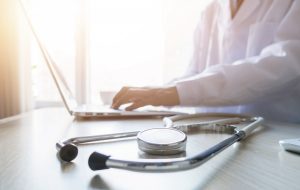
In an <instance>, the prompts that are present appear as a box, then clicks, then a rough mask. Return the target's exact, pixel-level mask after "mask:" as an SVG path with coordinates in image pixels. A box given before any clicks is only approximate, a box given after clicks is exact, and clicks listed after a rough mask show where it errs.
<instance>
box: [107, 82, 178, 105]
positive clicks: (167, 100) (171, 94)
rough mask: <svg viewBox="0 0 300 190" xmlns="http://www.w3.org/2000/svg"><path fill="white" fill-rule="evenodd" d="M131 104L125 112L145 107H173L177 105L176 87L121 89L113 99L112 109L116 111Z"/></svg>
mask: <svg viewBox="0 0 300 190" xmlns="http://www.w3.org/2000/svg"><path fill="white" fill-rule="evenodd" d="M127 103H131V105H130V106H128V107H127V108H126V110H128V111H129V110H134V109H137V108H139V107H143V106H146V105H152V106H175V105H178V104H179V97H178V92H177V89H176V87H162V88H151V87H145V88H137V87H123V88H122V89H121V90H120V91H119V92H118V93H117V94H116V95H115V97H114V99H113V103H112V106H111V107H112V108H113V109H118V108H119V107H120V106H121V105H123V104H127Z"/></svg>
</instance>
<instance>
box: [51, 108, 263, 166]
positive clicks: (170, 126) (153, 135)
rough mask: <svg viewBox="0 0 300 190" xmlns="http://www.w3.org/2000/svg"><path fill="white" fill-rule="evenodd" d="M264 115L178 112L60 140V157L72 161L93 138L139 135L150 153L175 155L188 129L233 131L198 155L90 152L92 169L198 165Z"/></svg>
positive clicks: (246, 132) (240, 137) (243, 135)
mask: <svg viewBox="0 0 300 190" xmlns="http://www.w3.org/2000/svg"><path fill="white" fill-rule="evenodd" d="M208 117H214V118H216V117H220V118H222V119H214V120H209V121H201V122H194V123H186V124H176V121H180V120H187V119H193V118H208ZM263 120H264V119H263V118H262V117H250V116H244V115H240V114H227V113H205V114H190V115H175V116H171V117H165V118H164V119H163V121H164V124H165V127H163V128H153V129H147V130H144V131H133V132H125V133H114V134H106V135H95V136H84V137H74V138H70V139H67V140H64V141H62V142H59V143H56V148H57V150H58V154H57V155H58V157H59V158H60V159H61V160H63V161H65V162H70V161H72V160H74V159H75V158H76V157H77V154H78V147H77V146H78V145H81V144H86V143H90V142H101V141H104V140H112V139H121V138H128V137H136V138H137V143H138V147H139V149H140V150H141V151H143V152H145V153H146V154H155V155H167V156H168V155H174V154H180V153H182V152H184V151H185V147H186V140H187V136H186V133H187V131H188V130H190V129H193V128H197V129H199V130H201V131H210V132H217V133H227V134H232V135H231V136H230V137H229V138H227V139H225V140H223V141H221V142H219V143H218V144H216V145H214V146H212V147H210V148H208V149H207V150H205V151H203V152H200V153H198V154H196V155H194V156H189V157H184V158H167V159H135V160H125V159H122V158H117V157H113V156H109V155H105V154H101V153H99V152H94V153H92V154H91V155H90V157H89V160H88V164H89V167H90V169H92V170H103V169H108V168H118V169H125V170H132V171H141V172H171V171H181V170H188V169H191V168H195V167H197V166H200V165H201V164H203V163H205V162H206V161H207V160H209V159H211V158H212V157H214V156H215V155H217V154H218V153H220V152H221V151H223V150H224V149H226V148H227V147H229V146H230V145H232V144H234V143H235V142H237V141H240V140H243V139H245V138H246V137H248V136H249V135H250V133H251V132H252V131H253V130H254V129H256V128H257V127H258V126H260V125H261V124H262V122H263ZM237 124H247V125H246V126H244V127H243V128H240V127H236V126H235V125H237Z"/></svg>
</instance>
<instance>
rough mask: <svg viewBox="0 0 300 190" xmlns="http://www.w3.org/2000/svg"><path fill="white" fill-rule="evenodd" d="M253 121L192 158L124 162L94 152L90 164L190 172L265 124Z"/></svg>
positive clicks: (141, 170) (254, 119)
mask: <svg viewBox="0 0 300 190" xmlns="http://www.w3.org/2000/svg"><path fill="white" fill-rule="evenodd" d="M251 120H252V121H253V122H251V123H250V124H249V125H247V126H246V127H244V128H243V129H240V130H236V132H235V133H234V134H233V135H232V136H230V137H229V138H227V139H225V140H223V141H221V142H220V143H218V144H216V145H214V146H212V147H210V148H209V149H207V150H205V151H203V152H201V153H199V154H196V155H194V156H191V157H186V158H175V159H154V160H153V159H138V160H123V159H119V158H114V157H111V156H108V155H104V154H101V153H98V152H94V153H92V154H91V155H90V157H89V161H88V164H89V167H90V168H91V169H92V170H103V169H108V168H118V169H125V170H132V171H140V172H172V171H182V170H188V169H191V168H195V167H197V166H199V165H201V164H203V163H205V162H206V161H207V160H209V159H210V158H212V157H214V156H215V155H217V154H218V153H220V152H221V151H222V150H224V149H226V148H227V147H229V146H230V145H232V144H234V143H235V142H237V141H240V140H242V139H245V138H246V137H247V136H249V134H250V133H251V132H252V131H253V130H254V129H255V128H257V127H258V126H259V125H260V124H261V123H262V122H263V120H264V119H263V118H262V117H254V118H251Z"/></svg>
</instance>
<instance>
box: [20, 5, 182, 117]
mask: <svg viewBox="0 0 300 190" xmlns="http://www.w3.org/2000/svg"><path fill="white" fill-rule="evenodd" d="M19 2H20V4H21V7H22V9H23V12H24V14H25V17H26V20H27V22H28V24H29V27H30V29H31V32H32V33H33V36H34V38H35V40H36V42H37V44H38V47H39V49H40V50H41V53H42V55H43V58H44V60H45V62H46V64H47V67H48V69H49V71H50V74H51V76H52V78H53V80H54V83H55V86H56V87H57V89H58V92H59V95H60V97H61V99H62V101H63V104H64V106H65V108H66V109H67V111H68V112H69V113H70V115H73V116H75V117H79V118H92V117H95V118H110V117H146V116H151V117H154V116H171V115H176V114H179V112H175V111H169V110H168V109H166V108H162V109H165V110H163V111H161V110H159V109H157V110H152V111H150V110H147V109H140V110H138V111H125V110H115V109H112V108H110V106H109V105H104V106H100V105H99V106H98V105H80V104H78V103H77V101H76V99H75V98H74V96H73V94H72V91H71V90H70V88H69V86H68V84H67V81H66V80H65V78H64V77H63V74H62V72H60V70H59V67H58V66H57V64H56V63H55V61H54V59H52V57H51V56H50V54H49V52H48V51H47V49H46V47H45V46H44V45H43V43H42V41H41V40H40V38H39V37H38V35H37V33H36V31H35V29H34V26H33V24H32V22H31V19H30V17H29V15H28V13H27V11H26V8H25V7H24V5H23V3H22V1H19ZM99 98H100V97H99Z"/></svg>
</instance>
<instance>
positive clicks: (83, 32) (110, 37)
mask: <svg viewBox="0 0 300 190" xmlns="http://www.w3.org/2000/svg"><path fill="white" fill-rule="evenodd" d="M208 2H209V0H207V1H199V0H190V1H184V0H125V1H124V0H110V1H104V0H85V1H83V0H51V1H50V0H31V1H30V13H31V16H32V20H33V21H34V23H35V26H36V28H37V32H38V34H39V35H40V36H41V38H42V40H43V42H44V44H45V46H46V47H47V50H49V52H50V54H51V56H52V58H53V59H54V60H55V61H56V63H57V64H58V65H59V67H60V69H61V71H62V72H63V74H64V76H65V77H66V78H67V81H68V83H69V84H70V86H71V89H72V90H73V92H74V94H75V96H76V97H77V98H79V99H80V97H81V100H84V101H87V102H91V103H101V101H100V97H99V92H100V91H117V90H119V89H120V88H121V87H122V86H124V85H129V86H146V85H151V86H154V85H161V84H163V83H165V82H167V81H168V80H170V79H171V78H173V77H175V76H178V75H180V74H182V73H183V72H184V69H185V67H186V65H187V64H188V63H189V61H190V58H191V55H192V49H193V42H192V40H193V33H194V29H195V27H196V24H197V22H198V20H199V17H200V14H201V10H202V8H203V7H204V6H205V4H207V3H208ZM31 47H32V48H31V49H32V51H31V52H32V53H31V59H32V63H33V65H32V70H33V79H34V80H33V81H34V84H33V85H34V92H35V100H36V102H37V103H38V105H40V106H43V105H50V104H51V102H52V103H53V102H54V104H55V102H57V101H59V100H60V99H59V97H58V93H57V91H56V90H55V86H54V84H53V82H52V80H51V77H50V75H49V71H48V70H47V68H46V66H45V64H44V61H43V58H42V57H41V53H40V51H39V49H38V48H37V46H36V45H35V42H34V41H32V45H31ZM79 54H80V56H79ZM82 97H83V98H82Z"/></svg>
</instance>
